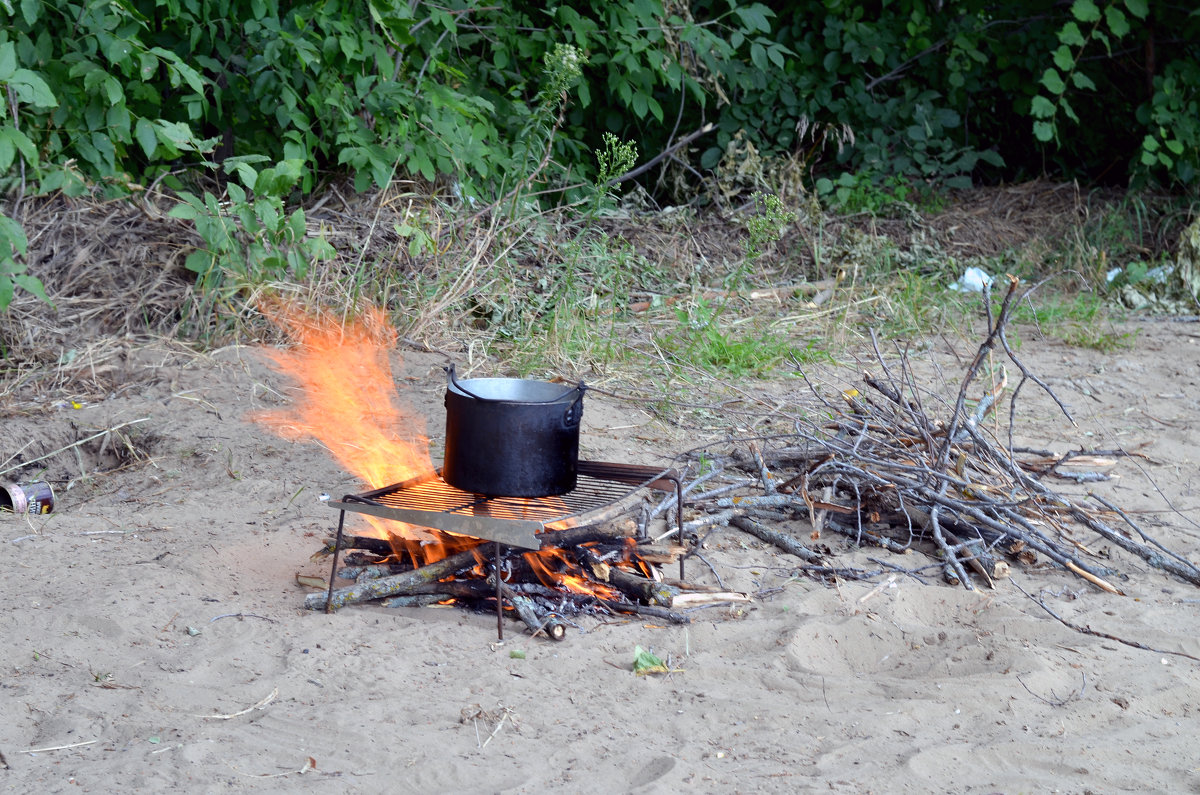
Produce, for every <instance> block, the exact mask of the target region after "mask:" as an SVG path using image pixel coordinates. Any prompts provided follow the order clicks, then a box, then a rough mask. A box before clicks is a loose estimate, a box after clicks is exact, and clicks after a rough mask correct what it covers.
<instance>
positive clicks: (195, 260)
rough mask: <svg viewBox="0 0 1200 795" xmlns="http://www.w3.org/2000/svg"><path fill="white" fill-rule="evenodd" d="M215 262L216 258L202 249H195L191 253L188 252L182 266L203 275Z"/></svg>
mask: <svg viewBox="0 0 1200 795" xmlns="http://www.w3.org/2000/svg"><path fill="white" fill-rule="evenodd" d="M215 264H216V258H215V257H213V255H212V254H211V253H210V252H208V251H204V250H203V249H196V250H195V251H193V252H192V253H191V254H188V256H187V259H186V260H184V262H183V267H185V268H187V269H188V270H190V271H191V272H192V273H196V274H199V275H201V276H204V275H205V274H207V273H208V272H209V271H211V270H212V269H213V266H214V265H215Z"/></svg>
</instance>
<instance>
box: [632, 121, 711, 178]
mask: <svg viewBox="0 0 1200 795" xmlns="http://www.w3.org/2000/svg"><path fill="white" fill-rule="evenodd" d="M715 129H717V125H715V124H713V123H712V122H709V123H708V124H705V125H704V126H703V127H701V128H700V129H699V130H693V131H692V132H690V133H688V134H687V135H685V136H683V137H682V138H680V139H679V140H678V141H676V142H675V143H673V144H671V145H670V146H668V147H667V148H666V149H664V150H662V151H661V152H659V153H658V154H657V155H655V156H654V157H652V158H650V159H649V160H647V161H646V162H645V163H642V164H641V165H640V166H638V167H637V168H635V169H632V170H630V171H626V172H625V173H624V174H621V175H620V176H617V177H613V178H612V179H610V180H609V181H608V184H609V185H616V184H617V183H620V182H625V181H626V180H630V179H634V178H635V177H638V176H641V175H642V174H644V173H646V172H647V171H649V170H650V169H652V168H654V167H655V166H656V165H658V164H659V163H661V162H662V161H663V160H666V159H667V158H669V157H671V155H673V154H675V153H676V152H678V151H679V150H680V149H682V148H683V147H685V146H687V145H688V144H690V143H691V142H692V141H694V140H696V139H697V138H699V137H700V136H702V135H707V134H708V133H710V132H712V131H713V130H715Z"/></svg>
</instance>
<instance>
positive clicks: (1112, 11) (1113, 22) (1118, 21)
mask: <svg viewBox="0 0 1200 795" xmlns="http://www.w3.org/2000/svg"><path fill="white" fill-rule="evenodd" d="M1104 20H1105V21H1106V22H1108V29H1109V30H1111V31H1112V32H1113V35H1114V36H1116V37H1117V38H1120V37H1122V36H1124V35H1125V34H1126V33H1128V32H1129V18H1128V17H1127V16H1125V12H1124V11H1122V10H1121V9H1119V8H1117V7H1116V6H1109V7H1108V8H1106V9H1104Z"/></svg>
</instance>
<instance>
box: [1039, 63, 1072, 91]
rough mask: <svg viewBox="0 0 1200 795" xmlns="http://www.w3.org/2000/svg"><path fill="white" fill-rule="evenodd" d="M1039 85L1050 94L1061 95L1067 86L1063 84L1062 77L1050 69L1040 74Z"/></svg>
mask: <svg viewBox="0 0 1200 795" xmlns="http://www.w3.org/2000/svg"><path fill="white" fill-rule="evenodd" d="M1041 83H1042V85H1044V86H1045V87H1046V88H1047V89H1048V90H1049V91H1050V93H1052V94H1061V93H1062V92H1064V91H1066V90H1067V84H1066V83H1064V82H1063V79H1062V76H1061V75H1059V73H1058V72H1057V71H1056V70H1055V69H1054V68H1052V67H1051V68H1048V69H1046V71H1045V72H1044V73H1043V74H1042V80H1041Z"/></svg>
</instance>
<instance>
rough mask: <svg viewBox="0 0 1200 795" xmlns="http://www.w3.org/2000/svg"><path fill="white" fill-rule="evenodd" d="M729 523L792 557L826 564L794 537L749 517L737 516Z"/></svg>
mask: <svg viewBox="0 0 1200 795" xmlns="http://www.w3.org/2000/svg"><path fill="white" fill-rule="evenodd" d="M729 523H730V524H731V525H733V526H734V527H736V528H738V529H739V530H743V531H745V532H747V533H749V534H750V535H752V536H756V537H758V538H761V539H762V540H763V541H766V542H768V543H770V544H774V545H775V546H777V547H779V548H780V549H782V550H783V551H784V552H787V553H788V554H790V555H795V556H796V557H798V558H800V559H801V560H803V561H807V562H809V563H824V562H825V558H824V557H823V556H822V555H820V554H818V553H816V552H813V551H812V550H811V549H809V548H808V547H806V546H804V545H803V544H801V543H800V542H799V541H797V540H796V539H795V538H793V537H792V536H790V535H788V534H787V533H779V532H776V531H775V530H768V529H767V528H766V527H764V526H763V525H761V524H759V523H758V522H756V521H754V520H753V519H751V518H750V517H749V516H735V517H734V518H732V519H730V520H729Z"/></svg>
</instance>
